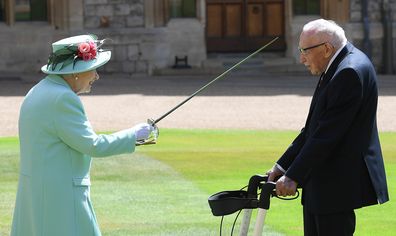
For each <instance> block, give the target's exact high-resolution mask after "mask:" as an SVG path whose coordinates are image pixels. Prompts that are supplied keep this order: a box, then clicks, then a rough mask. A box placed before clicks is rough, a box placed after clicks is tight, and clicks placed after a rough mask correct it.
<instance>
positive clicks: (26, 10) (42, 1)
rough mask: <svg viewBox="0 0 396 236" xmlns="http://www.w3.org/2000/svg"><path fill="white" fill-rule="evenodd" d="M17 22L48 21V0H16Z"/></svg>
mask: <svg viewBox="0 0 396 236" xmlns="http://www.w3.org/2000/svg"><path fill="white" fill-rule="evenodd" d="M15 20H16V21H46V20H47V0H15Z"/></svg>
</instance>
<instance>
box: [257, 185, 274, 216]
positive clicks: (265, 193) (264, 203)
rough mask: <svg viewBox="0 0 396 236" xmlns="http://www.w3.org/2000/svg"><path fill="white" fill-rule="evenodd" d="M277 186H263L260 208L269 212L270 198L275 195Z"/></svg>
mask: <svg viewBox="0 0 396 236" xmlns="http://www.w3.org/2000/svg"><path fill="white" fill-rule="evenodd" d="M275 188H276V184H275V183H274V182H267V183H265V184H263V185H262V186H261V194H260V200H259V202H258V208H262V209H266V210H268V209H269V207H270V198H271V196H272V195H273V194H274V189H275Z"/></svg>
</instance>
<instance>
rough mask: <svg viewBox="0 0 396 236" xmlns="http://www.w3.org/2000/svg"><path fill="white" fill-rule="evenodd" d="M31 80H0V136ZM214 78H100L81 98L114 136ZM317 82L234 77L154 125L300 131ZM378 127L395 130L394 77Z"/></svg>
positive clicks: (9, 128) (12, 125) (8, 130)
mask: <svg viewBox="0 0 396 236" xmlns="http://www.w3.org/2000/svg"><path fill="white" fill-rule="evenodd" d="M40 76H41V75H37V78H34V79H30V80H21V79H12V78H8V79H7V78H4V77H3V78H2V77H0V110H1V113H0V136H16V135H17V133H18V131H17V130H18V127H17V123H18V115H19V107H20V105H21V102H22V100H23V96H24V95H25V94H26V92H27V91H28V90H29V89H30V88H31V87H32V86H33V85H34V84H35V81H37V80H38V79H40ZM213 78H214V77H213V76H176V77H170V76H161V77H152V76H132V77H130V76H127V75H114V74H112V75H110V74H103V75H101V79H100V80H99V81H97V82H96V83H95V84H94V86H93V89H92V92H91V93H90V94H89V95H83V96H81V99H82V101H83V104H84V106H85V109H86V113H87V115H88V117H89V119H90V121H91V123H92V125H93V127H94V128H95V130H97V131H111V130H113V131H116V130H120V129H123V128H127V127H130V126H132V125H134V124H136V123H138V122H142V121H145V120H146V119H147V118H154V119H157V118H159V117H160V116H161V115H163V114H164V113H165V112H167V111H168V110H170V109H171V108H173V107H174V106H175V105H177V104H178V103H180V102H181V101H183V100H184V99H186V98H187V97H188V96H189V95H190V94H192V93H193V92H195V91H196V90H197V89H199V88H200V87H202V86H203V85H204V84H206V83H207V82H209V81H210V80H212V79H213ZM316 80H317V78H315V77H312V76H272V77H269V76H260V75H252V76H247V75H245V76H243V75H238V76H235V75H234V76H233V75H230V76H228V77H226V78H225V79H222V80H219V81H217V82H216V83H215V84H213V85H212V86H211V87H209V88H208V89H207V90H205V91H204V92H202V93H201V94H199V95H198V96H197V97H194V98H193V99H191V100H190V101H189V102H188V103H186V104H184V105H183V106H181V107H180V108H179V109H178V110H176V111H175V112H174V113H172V114H170V115H169V116H168V117H166V118H165V119H163V120H162V121H161V122H159V123H158V126H159V127H160V128H205V129H206V128H210V129H277V130H299V129H300V128H302V126H303V125H304V122H305V118H306V115H307V112H308V109H309V104H310V101H311V96H312V94H313V91H314V87H315V84H316ZM379 87H380V98H379V105H378V127H379V129H380V130H381V131H396V119H395V117H396V109H395V108H396V78H395V77H394V76H380V79H379Z"/></svg>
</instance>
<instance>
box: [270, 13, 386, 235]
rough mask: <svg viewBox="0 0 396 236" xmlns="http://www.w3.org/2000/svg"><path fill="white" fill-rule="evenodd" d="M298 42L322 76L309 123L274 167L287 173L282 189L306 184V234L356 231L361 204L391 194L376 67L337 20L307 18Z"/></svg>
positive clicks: (312, 68)
mask: <svg viewBox="0 0 396 236" xmlns="http://www.w3.org/2000/svg"><path fill="white" fill-rule="evenodd" d="M299 47H300V53H301V55H300V61H301V63H303V64H304V65H305V66H306V67H307V68H308V70H310V72H311V73H312V74H313V75H320V79H319V82H318V85H317V87H316V90H315V93H314V95H313V98H312V102H311V106H310V109H309V113H308V117H307V120H306V123H305V127H304V128H303V129H302V130H301V132H300V134H299V135H298V136H297V137H296V138H295V140H294V141H293V143H292V144H291V145H290V146H289V147H288V149H287V150H286V151H285V153H284V154H283V155H282V156H281V157H280V159H279V160H278V161H277V163H276V164H275V165H274V167H273V168H272V169H271V170H269V171H268V172H267V174H269V180H274V179H275V178H276V177H277V176H281V175H283V176H282V177H281V178H280V179H279V180H278V181H277V183H276V192H277V194H278V195H281V196H289V195H294V193H295V192H296V187H297V185H300V186H302V189H303V195H302V204H303V216H304V235H306V236H313V235H320V236H324V235H329V236H330V235H331V236H334V235H337V236H341V235H353V233H354V231H355V224H356V219H355V213H354V209H357V208H361V207H365V206H369V205H373V204H377V203H384V202H387V201H388V200H389V197H388V189H387V184H386V177H385V169H384V163H383V158H382V153H381V146H380V142H379V138H378V130H377V124H376V111H377V100H378V89H377V81H376V80H377V76H376V72H375V70H374V67H373V65H372V63H371V62H370V60H369V59H368V58H367V57H366V55H365V54H364V53H362V52H361V51H360V50H358V49H357V48H355V47H354V46H353V45H352V44H350V43H349V42H347V39H346V37H345V33H344V30H343V29H342V28H341V27H339V26H338V25H337V24H335V23H334V22H332V21H327V20H323V19H319V20H314V21H311V22H309V23H307V24H306V25H305V26H304V28H303V30H302V33H301V35H300V42H299Z"/></svg>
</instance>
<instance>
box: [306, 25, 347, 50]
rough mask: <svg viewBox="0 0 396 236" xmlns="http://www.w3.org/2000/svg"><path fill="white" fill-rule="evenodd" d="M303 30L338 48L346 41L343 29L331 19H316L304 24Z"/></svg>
mask: <svg viewBox="0 0 396 236" xmlns="http://www.w3.org/2000/svg"><path fill="white" fill-rule="evenodd" d="M303 32H310V33H313V34H314V35H315V36H317V37H319V38H320V39H321V40H322V41H324V42H329V43H330V44H331V45H333V47H334V48H336V49H339V48H341V47H343V46H344V45H345V44H346V43H347V38H346V37H345V32H344V30H343V29H342V28H341V27H340V26H339V25H337V23H335V22H334V21H332V20H324V19H318V20H314V21H311V22H308V23H307V24H306V25H304V28H303Z"/></svg>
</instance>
